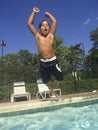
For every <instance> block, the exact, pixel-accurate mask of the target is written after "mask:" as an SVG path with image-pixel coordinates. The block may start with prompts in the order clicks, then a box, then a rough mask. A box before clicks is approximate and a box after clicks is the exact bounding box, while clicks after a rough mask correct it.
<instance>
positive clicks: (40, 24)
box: [38, 19, 51, 29]
mask: <svg viewBox="0 0 98 130" xmlns="http://www.w3.org/2000/svg"><path fill="white" fill-rule="evenodd" d="M44 21H46V22H47V23H48V25H49V28H51V26H50V24H49V22H48V21H47V20H45V19H43V20H42V21H41V22H40V23H39V27H38V29H40V28H41V26H42V24H43V22H44Z"/></svg>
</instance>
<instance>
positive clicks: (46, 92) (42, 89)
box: [36, 80, 61, 99]
mask: <svg viewBox="0 0 98 130" xmlns="http://www.w3.org/2000/svg"><path fill="white" fill-rule="evenodd" d="M37 86H38V92H37V93H36V98H37V99H45V98H53V97H59V96H61V89H59V88H58V89H52V90H50V89H49V87H48V86H47V85H46V84H45V83H43V82H42V81H41V80H37ZM52 93H54V95H51V94H52Z"/></svg>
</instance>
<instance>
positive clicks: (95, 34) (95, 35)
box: [87, 28, 98, 64]
mask: <svg viewBox="0 0 98 130" xmlns="http://www.w3.org/2000/svg"><path fill="white" fill-rule="evenodd" d="M90 40H91V41H93V47H92V48H91V49H90V50H89V58H88V56H87V61H88V63H91V64H98V28H96V29H95V30H93V31H91V32H90Z"/></svg>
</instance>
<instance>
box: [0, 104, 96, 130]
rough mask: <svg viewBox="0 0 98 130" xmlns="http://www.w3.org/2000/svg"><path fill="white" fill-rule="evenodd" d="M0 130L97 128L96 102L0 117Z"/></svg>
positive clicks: (84, 129)
mask: <svg viewBox="0 0 98 130" xmlns="http://www.w3.org/2000/svg"><path fill="white" fill-rule="evenodd" d="M0 130H98V104H92V105H88V106H82V107H63V108H60V109H58V110H54V111H49V112H39V113H33V114H24V115H17V116H9V117H0Z"/></svg>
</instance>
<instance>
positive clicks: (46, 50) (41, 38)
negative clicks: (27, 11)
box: [28, 7, 63, 83]
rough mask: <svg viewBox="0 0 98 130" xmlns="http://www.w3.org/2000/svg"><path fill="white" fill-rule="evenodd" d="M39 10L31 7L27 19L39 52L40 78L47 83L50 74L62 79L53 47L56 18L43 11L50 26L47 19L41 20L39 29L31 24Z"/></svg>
mask: <svg viewBox="0 0 98 130" xmlns="http://www.w3.org/2000/svg"><path fill="white" fill-rule="evenodd" d="M39 12H40V10H39V9H38V8H37V7H34V8H33V12H32V13H31V15H30V17H29V19H28V27H29V29H30V31H31V33H32V34H33V35H34V36H35V39H36V42H37V46H38V52H39V54H40V70H41V74H42V80H43V82H44V83H47V82H48V81H49V80H50V79H51V75H53V76H55V78H56V79H57V80H59V81H60V80H63V75H62V71H61V69H60V68H59V65H58V60H57V57H56V55H55V52H54V49H53V41H54V34H55V31H56V24H57V23H56V19H55V18H54V16H53V15H52V14H50V13H49V12H45V16H46V17H48V18H49V19H50V20H51V22H52V25H51V26H50V24H49V22H48V21H47V20H42V21H41V23H40V24H39V31H37V30H36V28H35V27H34V25H33V22H34V19H35V16H36V14H38V13H39Z"/></svg>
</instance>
